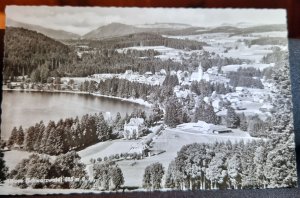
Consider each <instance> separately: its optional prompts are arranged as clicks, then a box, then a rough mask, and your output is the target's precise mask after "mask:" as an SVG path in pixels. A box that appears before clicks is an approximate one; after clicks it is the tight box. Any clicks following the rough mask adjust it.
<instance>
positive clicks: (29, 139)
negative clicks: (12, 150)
mask: <svg viewBox="0 0 300 198" xmlns="http://www.w3.org/2000/svg"><path fill="white" fill-rule="evenodd" d="M36 138H37V136H36V134H35V130H34V127H33V126H31V127H29V128H28V129H27V131H26V136H25V150H27V151H33V150H34V143H35V141H36Z"/></svg>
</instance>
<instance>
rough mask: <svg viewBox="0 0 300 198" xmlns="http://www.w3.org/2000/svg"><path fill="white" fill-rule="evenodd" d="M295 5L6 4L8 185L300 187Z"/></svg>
mask: <svg viewBox="0 0 300 198" xmlns="http://www.w3.org/2000/svg"><path fill="white" fill-rule="evenodd" d="M288 54H289V53H288V42H287V23H286V11H285V10H281V9H276V10H273V9H268V10H266V9H198V8H197V9H187V8H115V7H47V6H8V7H7V8H6V30H5V38H4V60H3V61H4V68H3V83H2V84H3V85H2V87H3V93H2V94H3V101H2V104H1V108H2V115H1V118H2V123H1V145H0V146H1V152H0V153H1V157H0V173H1V174H0V181H1V184H0V194H2V195H12V194H26V195H33V194H53V193H62V194H69V193H91V192H92V193H102V192H111V193H114V192H132V191H156V190H158V191H172V190H216V189H232V190H234V189H257V188H260V189H264V188H282V187H296V186H297V174H296V160H295V142H294V131H293V117H292V102H291V87H290V73H289V61H288V60H289V59H288Z"/></svg>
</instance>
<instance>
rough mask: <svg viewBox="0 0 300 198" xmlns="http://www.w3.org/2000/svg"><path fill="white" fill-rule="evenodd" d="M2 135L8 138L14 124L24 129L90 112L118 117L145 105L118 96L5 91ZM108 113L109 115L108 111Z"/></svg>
mask: <svg viewBox="0 0 300 198" xmlns="http://www.w3.org/2000/svg"><path fill="white" fill-rule="evenodd" d="M1 107H2V115H1V119H2V122H1V137H2V138H3V139H8V138H9V135H10V133H11V130H12V128H13V127H14V126H17V127H18V126H20V125H22V126H23V128H27V127H28V126H31V125H34V124H35V123H37V122H39V121H40V120H43V121H44V123H45V124H47V123H48V121H49V120H54V121H58V120H59V119H60V118H68V117H75V116H80V117H81V116H82V115H84V114H87V113H89V114H90V113H98V112H103V113H105V112H110V114H111V116H115V115H116V114H117V112H120V113H121V115H122V116H123V115H125V114H126V113H129V114H130V113H131V112H132V111H133V110H134V109H135V108H143V109H145V108H146V107H145V106H142V105H139V104H135V103H131V102H126V101H121V100H118V99H111V98H104V97H95V96H91V95H84V94H72V93H48V92H19V91H3V101H2V105H1ZM104 115H108V114H104Z"/></svg>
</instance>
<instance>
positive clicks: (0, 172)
mask: <svg viewBox="0 0 300 198" xmlns="http://www.w3.org/2000/svg"><path fill="white" fill-rule="evenodd" d="M3 156H4V155H3V153H2V151H1V150H0V183H3V182H4V181H5V180H6V178H7V176H8V174H7V173H8V168H7V166H6V165H5V161H4V159H3Z"/></svg>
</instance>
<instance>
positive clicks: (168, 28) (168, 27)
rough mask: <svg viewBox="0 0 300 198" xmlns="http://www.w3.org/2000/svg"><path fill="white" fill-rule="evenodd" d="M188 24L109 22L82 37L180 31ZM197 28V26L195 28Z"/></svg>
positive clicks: (95, 38)
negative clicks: (135, 24)
mask: <svg viewBox="0 0 300 198" xmlns="http://www.w3.org/2000/svg"><path fill="white" fill-rule="evenodd" d="M190 28H192V27H190V26H189V25H186V24H178V23H155V24H144V25H137V26H133V25H126V24H122V23H111V24H108V25H105V26H101V27H99V28H97V29H95V30H92V31H91V32H89V33H87V34H85V35H84V36H83V37H82V39H89V40H102V39H107V38H115V37H121V36H127V35H130V34H137V33H161V34H164V33H165V32H172V31H181V30H184V29H190ZM197 29H199V28H197Z"/></svg>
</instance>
